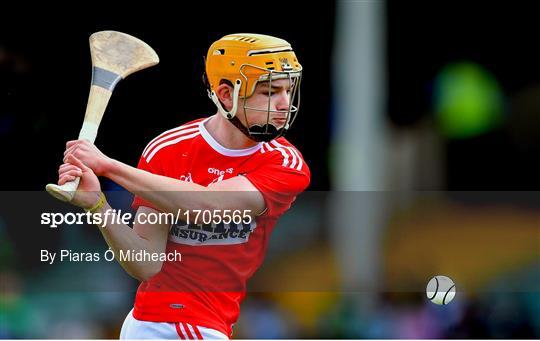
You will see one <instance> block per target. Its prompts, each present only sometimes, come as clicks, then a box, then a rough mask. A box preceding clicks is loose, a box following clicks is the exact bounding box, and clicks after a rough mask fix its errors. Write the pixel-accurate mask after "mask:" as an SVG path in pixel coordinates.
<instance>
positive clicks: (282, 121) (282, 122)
mask: <svg viewBox="0 0 540 341" xmlns="http://www.w3.org/2000/svg"><path fill="white" fill-rule="evenodd" d="M272 122H274V123H275V124H277V125H285V123H287V119H286V118H273V119H272Z"/></svg>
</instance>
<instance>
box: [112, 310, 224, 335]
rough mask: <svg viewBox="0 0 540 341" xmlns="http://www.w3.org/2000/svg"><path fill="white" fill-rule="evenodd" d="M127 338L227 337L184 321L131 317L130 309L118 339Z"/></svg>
mask: <svg viewBox="0 0 540 341" xmlns="http://www.w3.org/2000/svg"><path fill="white" fill-rule="evenodd" d="M127 339H176V340H228V339H229V338H228V337H227V336H226V335H225V334H223V333H222V332H219V331H217V330H215V329H210V328H204V327H200V326H196V325H192V324H188V323H184V322H174V323H171V322H150V321H141V320H137V319H136V318H134V317H133V309H131V311H130V312H129V314H128V315H127V317H126V320H125V321H124V324H123V325H122V330H121V331H120V340H127Z"/></svg>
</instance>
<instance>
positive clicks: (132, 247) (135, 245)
mask: <svg viewBox="0 0 540 341" xmlns="http://www.w3.org/2000/svg"><path fill="white" fill-rule="evenodd" d="M107 210H109V212H112V208H111V207H110V206H109V205H108V204H106V205H105V206H103V208H102V209H100V211H99V213H101V214H102V215H104V214H106V212H107ZM103 220H104V219H103ZM111 220H112V219H108V221H109V222H106V223H105V225H103V224H101V225H99V229H100V231H101V234H102V235H103V238H104V239H105V241H106V242H107V245H109V247H110V248H111V250H113V252H114V255H115V258H116V260H117V261H118V263H120V265H121V266H122V268H124V270H125V271H126V272H127V273H128V274H129V275H131V276H132V277H134V278H136V279H138V280H140V281H145V280H147V279H149V278H150V277H152V276H154V275H155V274H157V273H158V272H159V271H160V270H161V266H162V264H163V262H160V261H155V262H152V261H148V262H139V261H133V260H130V259H121V258H120V257H119V256H120V251H123V253H124V254H127V253H128V252H127V251H129V253H131V254H135V253H137V252H139V251H147V252H149V253H154V252H159V251H163V250H154V249H152V247H151V245H150V243H149V242H148V241H147V240H145V239H144V238H142V237H141V236H139V235H138V234H137V233H136V232H135V231H134V230H133V229H132V228H131V227H129V226H127V225H124V224H119V223H111V222H110V221H111Z"/></svg>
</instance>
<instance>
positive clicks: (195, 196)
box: [104, 160, 230, 213]
mask: <svg viewBox="0 0 540 341" xmlns="http://www.w3.org/2000/svg"><path fill="white" fill-rule="evenodd" d="M104 176H106V177H107V178H109V179H111V180H112V181H114V182H116V183H117V184H119V185H120V186H122V187H124V188H126V189H127V190H128V191H130V192H131V193H133V194H135V195H137V196H139V197H141V198H143V199H145V200H147V201H149V202H151V203H153V204H154V205H155V206H156V207H157V208H159V209H161V210H162V211H164V212H172V213H176V212H178V210H182V211H184V212H185V211H191V210H213V209H217V208H221V209H223V208H224V207H225V208H227V207H226V203H227V196H226V194H225V193H222V192H219V191H212V190H211V189H209V188H207V187H204V186H201V185H198V184H195V183H192V182H186V181H181V180H177V179H173V178H169V177H166V176H161V175H156V174H152V173H149V172H146V171H144V170H141V169H137V168H134V167H131V166H129V165H126V164H124V163H121V162H119V161H116V160H111V161H110V163H109V165H108V166H107V168H106V171H105V172H104ZM229 198H230V197H229Z"/></svg>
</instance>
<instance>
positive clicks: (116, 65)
mask: <svg viewBox="0 0 540 341" xmlns="http://www.w3.org/2000/svg"><path fill="white" fill-rule="evenodd" d="M90 54H91V57H92V85H91V87H90V95H89V96H88V103H87V105H86V113H85V114H84V122H83V125H82V128H81V132H80V133H79V139H80V140H81V139H85V140H88V141H90V142H92V143H94V141H95V140H96V135H97V131H98V128H99V124H100V123H101V118H102V117H103V113H105V109H106V108H107V104H108V103H109V99H110V98H111V94H112V91H113V90H114V87H115V86H116V84H117V83H118V82H119V81H120V80H122V79H124V78H126V77H127V76H128V75H130V74H132V73H133V72H137V71H139V70H142V69H145V68H147V67H150V66H153V65H156V64H157V63H159V58H158V55H157V54H156V52H155V51H154V50H153V49H152V48H151V47H150V46H148V45H147V44H146V43H145V42H144V41H142V40H140V39H137V38H135V37H133V36H130V35H128V34H125V33H122V32H116V31H101V32H96V33H94V34H92V35H91V36H90ZM79 180H80V179H79V178H77V179H75V180H74V181H70V182H66V183H65V184H64V185H62V186H58V185H56V184H48V185H47V186H46V187H45V189H46V190H47V192H49V193H50V194H51V195H52V196H54V197H55V198H57V199H60V200H63V201H68V202H69V201H71V200H73V196H74V195H75V192H76V191H77V187H78V185H79Z"/></svg>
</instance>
